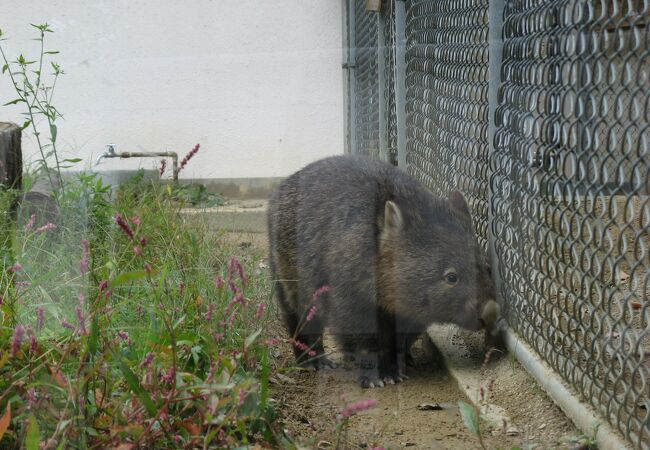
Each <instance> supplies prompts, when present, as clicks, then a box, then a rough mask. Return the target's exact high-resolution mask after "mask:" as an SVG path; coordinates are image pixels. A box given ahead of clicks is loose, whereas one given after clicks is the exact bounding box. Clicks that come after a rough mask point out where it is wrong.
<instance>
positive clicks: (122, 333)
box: [117, 330, 132, 345]
mask: <svg viewBox="0 0 650 450" xmlns="http://www.w3.org/2000/svg"><path fill="white" fill-rule="evenodd" d="M117 335H118V336H119V337H120V339H122V340H123V341H124V342H126V343H127V344H129V345H131V344H132V342H131V336H129V333H127V332H126V331H122V330H120V331H118V332H117Z"/></svg>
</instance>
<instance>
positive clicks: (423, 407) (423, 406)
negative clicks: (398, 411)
mask: <svg viewBox="0 0 650 450" xmlns="http://www.w3.org/2000/svg"><path fill="white" fill-rule="evenodd" d="M418 409H419V410H420V411H441V410H443V409H444V408H443V407H442V406H440V404H438V403H420V404H419V405H418Z"/></svg>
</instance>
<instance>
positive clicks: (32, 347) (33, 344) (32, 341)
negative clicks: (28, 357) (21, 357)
mask: <svg viewBox="0 0 650 450" xmlns="http://www.w3.org/2000/svg"><path fill="white" fill-rule="evenodd" d="M27 334H28V335H29V351H30V352H32V353H36V352H38V340H37V339H36V333H34V329H33V328H32V327H31V326H29V327H28V328H27Z"/></svg>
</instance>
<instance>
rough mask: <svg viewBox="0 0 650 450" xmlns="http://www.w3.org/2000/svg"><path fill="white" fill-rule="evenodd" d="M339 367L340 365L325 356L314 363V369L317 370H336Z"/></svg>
mask: <svg viewBox="0 0 650 450" xmlns="http://www.w3.org/2000/svg"><path fill="white" fill-rule="evenodd" d="M338 366H339V365H338V364H337V363H335V362H334V361H332V360H331V359H329V358H326V357H324V356H322V357H320V358H319V359H317V360H316V361H314V368H315V369H316V370H328V369H336V368H337V367H338Z"/></svg>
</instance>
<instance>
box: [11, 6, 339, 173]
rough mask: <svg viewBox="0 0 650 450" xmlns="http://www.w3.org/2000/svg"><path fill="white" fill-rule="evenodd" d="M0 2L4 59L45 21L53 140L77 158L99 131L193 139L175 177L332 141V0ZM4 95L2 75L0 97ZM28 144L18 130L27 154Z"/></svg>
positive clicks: (313, 151)
mask: <svg viewBox="0 0 650 450" xmlns="http://www.w3.org/2000/svg"><path fill="white" fill-rule="evenodd" d="M1 11H2V15H1V16H0V29H2V30H3V32H4V34H5V37H6V38H7V41H5V42H3V47H4V48H5V51H6V52H7V53H8V56H10V57H12V58H13V57H15V56H17V55H18V54H19V53H20V52H26V53H27V54H29V55H35V54H36V52H37V46H36V43H35V42H33V41H31V39H32V38H33V37H35V30H33V29H32V28H31V27H30V26H29V24H30V23H44V22H47V23H49V24H50V25H51V27H52V28H53V30H54V31H55V33H53V34H51V35H48V36H47V39H48V41H47V42H48V44H47V46H48V47H49V49H52V50H59V51H60V52H61V53H60V54H59V55H56V56H55V57H54V58H55V60H56V61H58V62H59V63H60V64H61V66H62V67H63V69H64V70H65V72H66V74H65V75H64V76H63V77H62V78H61V79H60V82H59V84H58V85H57V92H56V96H55V102H54V103H55V104H56V106H57V107H58V108H59V109H60V111H61V112H62V113H63V114H64V115H65V120H62V121H61V122H60V124H59V145H60V146H61V148H62V150H64V151H65V153H66V155H68V156H70V155H74V156H78V157H81V158H84V163H83V167H86V168H88V167H90V165H92V163H91V162H90V161H94V159H95V158H96V157H97V155H98V154H100V153H102V152H103V150H104V148H103V147H104V145H105V144H107V143H109V142H113V143H116V144H117V145H118V150H123V151H153V150H175V151H177V152H179V153H180V154H181V155H182V154H184V153H185V152H187V151H189V150H190V149H191V148H192V147H193V145H194V144H196V143H200V144H201V151H200V152H199V153H198V154H197V156H196V157H195V159H194V160H193V161H192V163H191V164H189V165H188V167H187V169H186V170H185V171H184V172H183V173H182V176H183V177H184V178H240V177H276V176H286V175H288V174H290V173H291V172H293V171H294V170H296V169H298V168H300V167H302V166H303V165H305V164H307V163H308V162H310V161H313V160H315V159H318V158H320V157H323V156H326V155H331V154H337V153H342V152H343V131H344V130H343V96H342V73H341V53H342V52H341V40H342V38H341V33H342V30H341V2H340V1H338V0H309V1H306V0H273V1H267V0H187V1H183V2H179V1H177V0H93V1H90V2H89V1H87V0H54V1H53V0H30V1H6V2H3V5H2V9H1ZM14 97H15V95H14V94H13V93H12V92H11V88H10V85H9V83H8V79H7V77H6V76H4V77H2V76H0V104H4V103H5V102H6V101H8V100H10V99H13V98H14ZM20 110H21V108H15V107H0V121H15V122H20V123H22V120H21V118H20V115H19V112H20ZM32 141H33V137H32V136H31V133H26V136H25V139H24V140H23V148H24V153H25V154H26V156H27V157H28V158H31V159H32V160H33V159H34V158H33V155H34V152H35V147H34V145H33V142H32ZM152 165H153V161H151V160H140V161H131V162H124V161H122V162H117V161H116V160H112V161H109V162H106V163H102V166H101V167H102V168H117V167H120V168H125V167H137V166H142V167H152Z"/></svg>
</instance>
